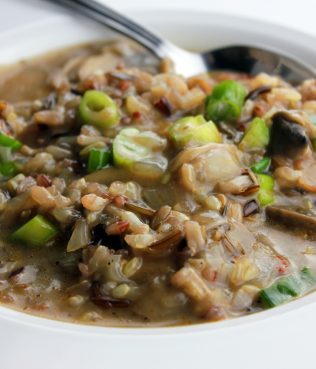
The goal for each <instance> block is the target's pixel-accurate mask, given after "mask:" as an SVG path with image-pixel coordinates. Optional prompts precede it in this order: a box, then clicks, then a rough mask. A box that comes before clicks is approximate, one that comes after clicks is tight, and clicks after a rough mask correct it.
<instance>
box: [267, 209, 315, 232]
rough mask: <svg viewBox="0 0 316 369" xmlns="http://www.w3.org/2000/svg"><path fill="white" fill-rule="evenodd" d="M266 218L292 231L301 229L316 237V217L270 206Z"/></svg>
mask: <svg viewBox="0 0 316 369" xmlns="http://www.w3.org/2000/svg"><path fill="white" fill-rule="evenodd" d="M266 216H267V219H268V220H270V221H271V222H273V223H276V224H282V225H284V226H287V227H288V229H290V230H291V229H292V230H293V229H299V230H301V231H304V232H306V233H308V234H310V235H313V236H315V235H316V217H312V216H309V215H304V214H301V213H299V212H297V211H295V210H290V209H286V208H281V207H277V206H268V207H267V208H266Z"/></svg>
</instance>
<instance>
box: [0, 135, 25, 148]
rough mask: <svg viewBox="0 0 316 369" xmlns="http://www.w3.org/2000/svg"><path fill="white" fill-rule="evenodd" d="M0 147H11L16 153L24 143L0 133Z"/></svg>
mask: <svg viewBox="0 0 316 369" xmlns="http://www.w3.org/2000/svg"><path fill="white" fill-rule="evenodd" d="M0 146H5V147H10V148H11V149H12V150H13V151H15V150H19V149H20V148H21V147H22V143H21V142H20V141H19V140H16V139H15V138H13V137H11V136H7V135H5V134H4V133H2V132H0Z"/></svg>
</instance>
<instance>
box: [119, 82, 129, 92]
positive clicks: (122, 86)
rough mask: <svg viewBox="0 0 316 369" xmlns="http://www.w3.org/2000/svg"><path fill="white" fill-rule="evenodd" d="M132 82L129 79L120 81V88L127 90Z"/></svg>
mask: <svg viewBox="0 0 316 369" xmlns="http://www.w3.org/2000/svg"><path fill="white" fill-rule="evenodd" d="M129 86H130V83H129V82H128V81H120V83H119V89H120V90H121V91H126V90H128V89H129Z"/></svg>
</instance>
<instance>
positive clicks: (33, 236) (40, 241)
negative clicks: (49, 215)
mask: <svg viewBox="0 0 316 369" xmlns="http://www.w3.org/2000/svg"><path fill="white" fill-rule="evenodd" d="M57 233H58V231H57V228H56V227H55V226H54V225H53V224H52V223H51V222H49V221H48V220H47V219H46V218H44V217H43V216H42V215H36V216H35V217H34V218H32V219H31V220H29V221H28V222H27V223H25V224H24V225H23V226H21V227H20V228H19V229H17V230H16V231H15V232H13V233H12V234H11V235H10V236H9V240H10V241H13V242H22V243H25V244H29V245H34V246H43V245H45V244H46V243H47V242H48V241H49V240H51V239H52V238H53V237H55V236H56V235H57Z"/></svg>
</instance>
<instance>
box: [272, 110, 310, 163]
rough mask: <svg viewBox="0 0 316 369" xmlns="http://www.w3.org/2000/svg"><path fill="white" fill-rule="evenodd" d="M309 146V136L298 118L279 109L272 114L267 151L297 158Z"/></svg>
mask: <svg viewBox="0 0 316 369" xmlns="http://www.w3.org/2000/svg"><path fill="white" fill-rule="evenodd" d="M308 147H309V138H308V136H307V134H306V131H305V128H304V127H303V126H302V124H301V122H300V120H299V119H298V117H297V116H295V115H294V114H290V113H289V112H286V111H280V112H277V113H275V114H274V115H273V117H272V126H271V132H270V143H269V152H270V154H271V155H282V156H286V157H290V158H291V159H297V158H299V157H301V156H303V155H304V154H305V152H306V150H307V149H308Z"/></svg>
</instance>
